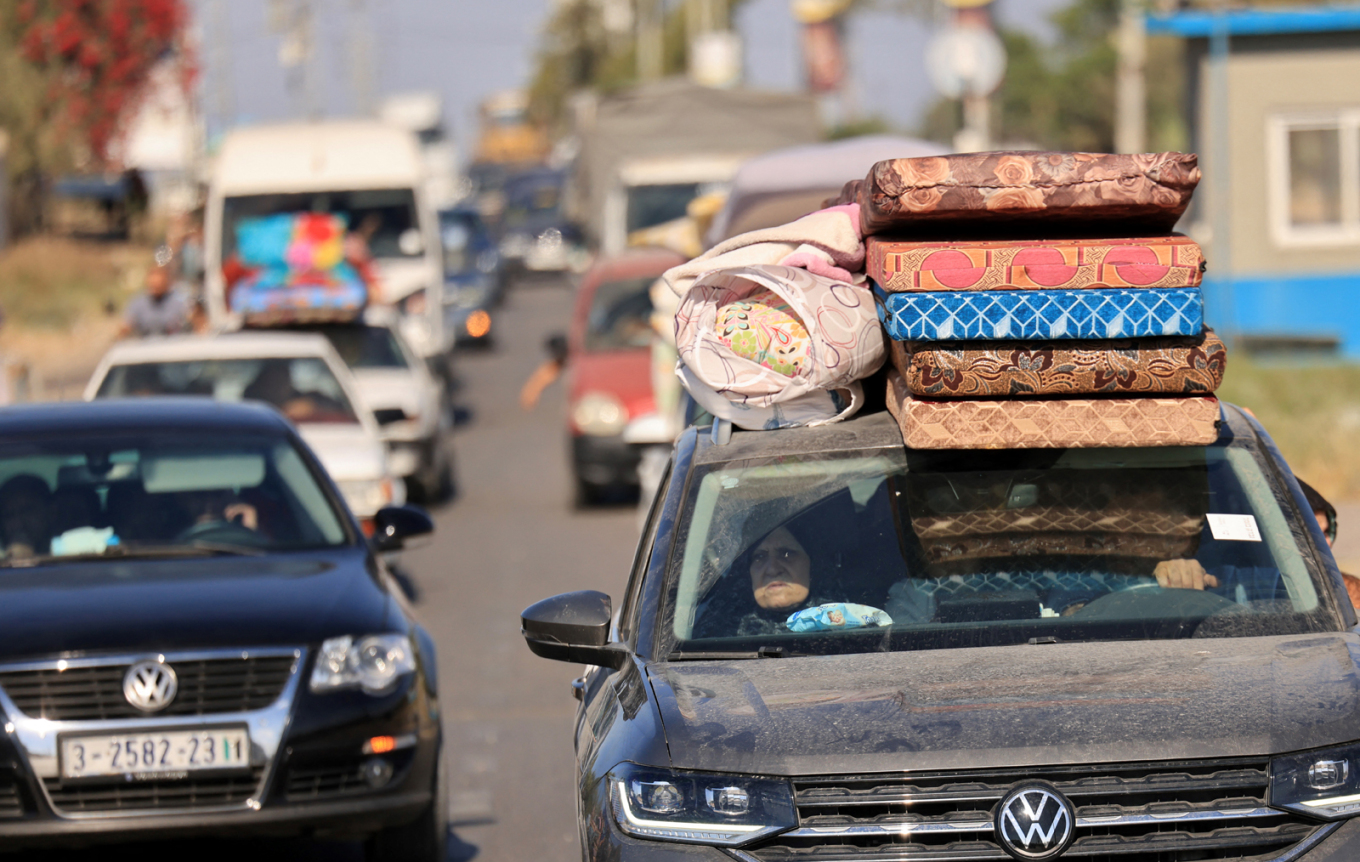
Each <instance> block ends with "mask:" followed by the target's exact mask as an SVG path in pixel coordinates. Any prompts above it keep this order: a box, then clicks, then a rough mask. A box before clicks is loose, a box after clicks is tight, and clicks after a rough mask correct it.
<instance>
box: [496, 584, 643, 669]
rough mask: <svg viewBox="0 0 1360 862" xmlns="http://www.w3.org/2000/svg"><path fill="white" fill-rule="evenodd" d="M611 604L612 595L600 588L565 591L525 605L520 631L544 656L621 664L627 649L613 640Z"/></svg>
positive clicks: (610, 665)
mask: <svg viewBox="0 0 1360 862" xmlns="http://www.w3.org/2000/svg"><path fill="white" fill-rule="evenodd" d="M610 608H611V605H610V600H609V596H607V595H605V594H604V593H601V592H598V591H596V590H579V591H577V592H574V593H563V594H561V595H558V596H553V597H552V598H550V599H544V600H543V601H541V602H537V603H535V604H532V605H530V606H529V607H527V608H525V610H524V613H522V614H520V625H521V629H520V631H521V633H522V634H523V635H524V640H525V641H526V642H527V643H528V644H529V649H530V650H532V651H533V652H534V654H535V655H538V656H542V657H543V658H550V659H556V660H558V661H569V662H576V663H579V664H595V665H601V666H604V667H614V668H617V667H621V666H622V665H623V662H624V660H625V658H626V657H627V653H626V652H625V651H624V650H623V649H622V648H620V647H617V646H613V645H611V644H610V643H609V625H610V618H611V610H610Z"/></svg>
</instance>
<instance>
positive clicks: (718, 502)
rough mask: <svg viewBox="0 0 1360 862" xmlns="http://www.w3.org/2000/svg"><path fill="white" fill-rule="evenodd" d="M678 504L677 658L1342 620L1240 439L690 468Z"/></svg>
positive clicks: (1242, 629) (1232, 633)
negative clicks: (1201, 444) (1197, 444)
mask: <svg viewBox="0 0 1360 862" xmlns="http://www.w3.org/2000/svg"><path fill="white" fill-rule="evenodd" d="M689 494H690V496H689V500H688V502H687V504H686V507H687V508H686V514H685V515H684V516H682V518H681V524H683V525H684V527H683V531H684V532H683V533H682V535H681V536H680V537H679V539H678V541H677V543H676V549H677V550H676V552H675V553H676V558H675V559H674V560H673V562H672V566H671V569H672V582H671V585H670V588H669V592H670V607H669V609H668V619H669V623H668V625H667V627H666V628H667V630H668V631H667V638H668V640H669V641H670V645H671V648H673V649H674V650H677V651H679V652H681V653H685V654H689V653H697V654H702V653H704V652H706V651H720V652H724V653H728V652H732V651H757V650H761V649H762V648H767V649H775V650H784V651H785V652H786V654H794V653H819V654H821V653H840V652H872V651H890V650H908V649H938V648H959V647H973V646H991V645H1009V644H1024V643H1051V642H1068V641H1078V642H1098V641H1113V640H1155V639H1163V638H1183V637H1237V636H1251V635H1265V634H1294V633H1301V632H1314V631H1331V630H1336V629H1337V628H1338V627H1339V626H1340V622H1339V618H1338V616H1337V614H1336V611H1335V608H1334V606H1333V605H1332V604H1331V600H1330V598H1328V597H1327V595H1328V593H1329V590H1328V589H1327V588H1325V587H1323V586H1321V584H1323V583H1324V581H1323V579H1322V576H1321V575H1320V574H1318V571H1317V564H1316V562H1315V558H1314V556H1313V554H1312V552H1311V550H1310V549H1308V548H1307V547H1306V546H1301V545H1300V544H1299V542H1300V537H1302V536H1304V535H1305V533H1306V530H1305V527H1304V525H1303V524H1302V523H1300V522H1299V520H1298V515H1297V513H1296V512H1295V511H1294V507H1293V505H1292V504H1285V505H1281V503H1280V502H1279V500H1278V499H1277V497H1276V494H1275V492H1274V490H1273V489H1272V486H1271V483H1270V480H1269V479H1268V478H1267V474H1266V472H1265V471H1264V470H1263V469H1262V467H1261V462H1260V456H1259V455H1258V453H1257V452H1256V450H1255V449H1254V448H1252V447H1251V446H1250V445H1248V444H1246V443H1244V442H1242V441H1234V442H1233V443H1231V445H1220V446H1213V447H1207V448H1190V447H1186V448H1158V449H1071V450H1028V451H1025V450H1019V451H1017V450H1011V451H997V452H986V451H970V452H947V451H945V452H922V451H911V450H904V449H895V450H874V451H866V452H836V453H821V454H817V455H811V456H802V457H789V456H785V457H781V458H771V459H753V460H743V461H733V462H729V463H725V464H717V465H712V466H709V467H704V468H700V469H698V470H697V471H696V474H695V475H694V476H693V477H692V479H691V482H690V491H689ZM1163 583H1166V584H1168V585H1167V586H1162V584H1163ZM1176 584H1182V585H1186V586H1184V587H1180V586H1175V585H1176ZM1196 586H1198V587H1199V588H1198V589H1196V588H1195V587H1196Z"/></svg>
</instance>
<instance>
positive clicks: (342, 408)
mask: <svg viewBox="0 0 1360 862" xmlns="http://www.w3.org/2000/svg"><path fill="white" fill-rule="evenodd" d="M145 395H202V396H210V397H213V398H216V399H218V400H221V401H241V400H247V399H250V400H256V401H265V402H267V403H269V404H272V405H273V406H274V407H276V408H277V409H278V410H279V412H281V413H283V415H285V416H287V417H288V418H289V419H290V420H291V421H292V422H293V424H294V425H296V426H297V429H298V433H299V434H301V435H302V439H303V440H305V441H306V442H307V445H309V446H311V447H312V450H313V451H314V452H316V455H317V458H318V459H319V460H320V461H321V463H322V465H323V466H324V467H325V468H326V470H327V471H328V472H329V473H330V474H331V478H333V479H334V480H335V483H336V485H338V486H339V488H340V492H341V494H342V495H343V496H344V498H345V502H346V503H348V504H349V507H350V509H351V510H353V512H354V514H355V516H357V517H358V518H359V520H360V522H361V523H362V524H363V526H364V529H365V531H368V530H370V529H371V527H372V518H373V515H374V514H375V513H377V511H378V510H379V509H381V508H382V507H383V506H387V505H392V504H400V503H404V502H405V501H406V486H405V483H403V482H402V480H401V478H400V477H399V476H396V475H394V474H393V472H392V471H391V469H390V467H389V465H388V459H387V450H386V447H385V446H384V444H383V441H382V438H381V436H380V433H379V429H378V424H377V422H376V420H374V418H373V415H372V413H371V412H370V411H369V408H368V406H367V405H366V404H365V403H364V401H363V398H362V396H361V395H360V390H359V386H358V384H357V383H356V382H355V380H354V376H353V375H352V374H350V372H349V369H348V368H346V367H345V363H344V362H343V361H342V360H341V359H340V356H339V355H338V354H337V353H336V352H335V348H333V347H331V344H330V342H329V341H327V340H326V339H325V338H323V337H322V336H320V335H315V334H312V333H307V332H236V333H227V334H222V335H214V336H206V337H205V336H195V335H185V336H172V337H169V338H158V339H152V340H147V341H124V342H120V343H118V344H115V345H114V346H113V347H112V348H110V349H109V352H108V353H106V354H104V358H103V359H102V360H100V362H99V367H98V368H96V369H95V371H94V375H93V376H92V377H91V378H90V382H89V383H88V384H87V385H86V387H85V400H86V401H93V400H95V399H96V398H128V397H137V396H145Z"/></svg>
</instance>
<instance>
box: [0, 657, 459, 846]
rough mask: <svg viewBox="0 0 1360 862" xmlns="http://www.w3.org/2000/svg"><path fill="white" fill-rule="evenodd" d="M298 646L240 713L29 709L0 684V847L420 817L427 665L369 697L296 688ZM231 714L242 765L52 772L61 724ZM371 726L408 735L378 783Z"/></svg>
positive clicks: (296, 830)
mask: <svg viewBox="0 0 1360 862" xmlns="http://www.w3.org/2000/svg"><path fill="white" fill-rule="evenodd" d="M222 652H224V653H225V652H226V651H222ZM234 652H235V653H236V654H237V655H240V654H241V652H242V651H240V650H236V651H234ZM260 652H261V653H265V652H269V653H278V652H284V651H279V650H273V651H260ZM294 654H295V656H296V658H295V661H294V663H293V667H292V670H291V672H290V674H289V679H288V682H287V683H286V685H285V686H284V687H283V689H282V691H281V692H280V694H279V696H278V698H277V699H276V700H275V701H274V702H273V703H271V704H269V705H268V706H267V707H265V708H262V709H257V710H253V711H249V712H239V713H212V714H203V715H183V716H168V717H162V718H160V719H156V718H151V717H141V718H119V719H105V720H100V721H51V720H42V719H39V720H34V719H32V718H29V717H28V716H25V715H24V714H23V713H22V712H20V711H19V710H18V709H17V707H16V706H15V703H14V701H13V700H12V699H11V698H9V697H8V695H5V694H4V693H3V692H0V706H3V709H4V714H5V716H6V719H5V722H4V728H5V730H6V733H5V734H3V735H0V844H3V845H4V847H5V848H6V849H8V848H10V847H16V846H29V845H36V846H42V845H66V846H70V845H80V844H87V843H94V842H102V841H119V840H129V839H138V838H148V837H156V838H160V837H175V836H185V835H194V834H205V833H215V834H229V835H232V836H244V835H251V836H254V835H260V836H313V837H325V838H337V839H346V838H360V837H363V836H366V835H368V834H371V833H373V832H376V831H378V830H381V829H384V828H387V827H391V826H398V825H402V824H405V823H409V822H411V821H412V820H414V819H415V818H416V817H418V816H420V814H421V813H422V811H423V809H424V808H425V807H426V806H427V805H429V803H430V801H431V799H432V794H433V787H434V778H435V775H436V765H437V763H438V759H439V757H440V751H441V741H440V740H441V735H440V726H439V721H438V707H437V705H436V704H435V702H434V699H433V695H432V693H431V691H430V689H429V688H428V686H427V681H426V678H425V675H424V674H423V673H420V672H417V673H414V674H412V675H410V676H409V677H407V678H405V679H404V680H403V681H402V682H401V683H400V684H399V685H398V686H397V687H396V689H395V690H394V691H392V692H391V693H389V694H386V695H382V696H379V697H373V696H370V695H367V694H364V693H363V692H360V691H339V692H333V693H327V694H325V695H322V696H316V695H310V694H307V693H301V695H300V692H299V689H300V688H302V687H303V686H305V684H306V676H305V674H306V673H309V672H310V668H309V666H308V663H307V654H306V651H305V650H301V649H299V650H296V651H294ZM216 657H217V656H215V655H214V658H216ZM187 660H188V658H187V657H186V655H184V654H178V655H176V654H171V655H169V656H168V661H170V662H172V663H174V662H184V661H187ZM92 661H93V660H92ZM101 661H102V660H101ZM240 724H244V725H246V727H247V728H248V730H249V732H250V740H251V750H252V751H251V754H252V756H251V765H250V769H249V774H244V772H243V773H242V774H232V775H227V774H213V773H206V774H205V773H198V774H193V773H191V774H190V775H188V776H185V775H184V774H183V773H180V774H177V775H168V776H165V777H159V776H147V778H148V780H146V781H132V780H130V779H128V778H127V777H126V776H125V777H124V780H122V781H120V780H118V779H113V780H108V781H102V782H100V781H91V780H89V779H83V780H80V781H71V780H68V779H63V778H61V777H60V771H59V763H58V759H57V757H56V756H54V755H53V753H54V752H56V750H57V739H58V736H59V734H62V733H68V732H77V731H79V732H91V731H98V732H101V733H112V734H119V733H128V734H132V733H136V732H151V731H154V730H155V729H160V728H179V729H188V728H193V727H196V726H197V727H212V726H218V725H240ZM375 736H391V737H394V738H403V739H405V740H406V742H405V743H404V744H403V745H402V746H400V747H398V748H397V749H396V750H394V751H392V752H388V753H384V754H383V755H381V756H382V758H383V759H384V760H385V761H386V764H387V765H388V766H389V767H390V778H388V780H387V781H386V782H385V783H379V784H378V786H376V787H375V786H374V785H373V784H370V783H368V782H367V781H365V780H364V766H365V765H366V764H368V763H370V762H371V761H372V760H373V759H374V758H375V757H377V756H378V755H374V754H365V753H364V748H363V746H364V742H365V741H366V740H369V739H370V738H372V737H375Z"/></svg>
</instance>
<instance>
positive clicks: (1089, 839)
mask: <svg viewBox="0 0 1360 862" xmlns="http://www.w3.org/2000/svg"><path fill="white" fill-rule="evenodd" d="M1268 776H1269V764H1268V762H1267V761H1265V760H1232V761H1212V762H1204V761H1198V762H1185V763H1144V764H1119V765H1115V766H1081V767H1068V768H1047V769H1024V770H1007V771H994V772H980V773H961V772H950V773H943V772H938V773H914V774H913V773H903V774H899V775H893V776H884V775H856V776H846V777H839V778H810V779H799V780H795V781H794V794H795V800H796V803H797V807H798V818H799V826H798V828H797V829H795V830H793V831H791V832H786V833H784V834H782V835H779V836H776V837H775V838H773V839H771V840H769V841H765V842H761V843H759V844H757V845H755V846H754V847H752V848H749V849H747V850H746V851H745V853H746V854H749V855H750V857H753V858H755V859H759V860H761V862H785V860H788V862H792V860H800V862H841V860H844V862H851V860H853V862H870V861H871V860H872V862H953V860H993V859H994V860H1002V859H1009V858H1010V856H1008V855H1007V853H1006V852H1005V850H1003V849H1002V847H1001V846H1000V845H999V844H998V843H997V842H996V841H995V840H994V835H993V829H992V811H993V809H994V808H995V806H996V804H997V802H999V801H1000V799H1001V797H1002V796H1004V795H1005V794H1006V792H1007V791H1009V790H1010V788H1011V787H1013V786H1014V785H1015V784H1017V783H1020V782H1022V781H1026V780H1032V779H1037V780H1042V781H1047V782H1050V783H1051V784H1053V785H1055V786H1056V787H1057V788H1058V789H1059V790H1060V791H1062V793H1063V794H1065V795H1066V796H1067V798H1068V799H1070V800H1071V802H1072V805H1073V806H1074V807H1075V808H1076V814H1077V826H1076V837H1075V839H1074V841H1073V842H1072V845H1071V846H1070V847H1069V848H1068V849H1067V851H1066V852H1064V853H1063V858H1065V859H1066V858H1080V859H1083V860H1086V862H1188V860H1214V859H1246V858H1249V859H1253V860H1267V859H1272V858H1275V857H1276V856H1278V855H1280V854H1282V853H1284V852H1285V851H1287V850H1289V848H1291V847H1293V846H1295V845H1296V844H1298V843H1299V842H1301V841H1303V840H1304V839H1306V838H1308V837H1309V836H1310V835H1311V834H1312V833H1313V832H1314V831H1315V830H1316V829H1317V828H1319V824H1318V823H1317V822H1316V821H1312V820H1308V819H1306V818H1303V817H1299V816H1295V815H1292V814H1289V813H1286V812H1283V811H1277V810H1275V809H1272V808H1267V807H1266V804H1265V797H1266V789H1267V784H1268Z"/></svg>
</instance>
